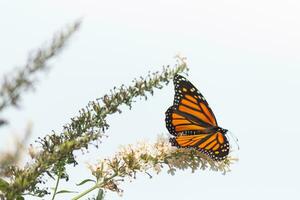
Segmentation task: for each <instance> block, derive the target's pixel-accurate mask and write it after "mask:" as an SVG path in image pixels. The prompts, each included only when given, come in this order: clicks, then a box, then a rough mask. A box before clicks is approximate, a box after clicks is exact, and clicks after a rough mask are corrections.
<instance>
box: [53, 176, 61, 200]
mask: <svg viewBox="0 0 300 200" xmlns="http://www.w3.org/2000/svg"><path fill="white" fill-rule="evenodd" d="M59 180H60V173H59V174H58V176H57V180H56V184H55V188H54V192H53V196H52V200H54V198H55V196H56V192H57V188H58V184H59Z"/></svg>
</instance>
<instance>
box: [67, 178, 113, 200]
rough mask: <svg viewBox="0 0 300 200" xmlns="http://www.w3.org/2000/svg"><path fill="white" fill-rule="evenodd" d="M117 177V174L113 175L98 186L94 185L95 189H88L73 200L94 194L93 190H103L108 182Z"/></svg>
mask: <svg viewBox="0 0 300 200" xmlns="http://www.w3.org/2000/svg"><path fill="white" fill-rule="evenodd" d="M117 175H118V174H117V173H116V174H114V175H112V176H111V177H109V178H107V179H105V180H104V181H103V182H101V183H97V184H96V185H94V186H93V187H91V188H89V189H87V190H86V191H84V192H82V193H80V194H79V195H77V196H76V197H74V198H73V199H72V200H77V199H80V198H81V197H83V196H84V195H86V194H88V193H90V192H92V191H93V190H95V189H97V188H101V187H102V186H104V185H105V184H106V183H107V181H110V180H111V179H113V178H115V177H116V176H117Z"/></svg>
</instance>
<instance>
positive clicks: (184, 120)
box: [165, 106, 212, 136]
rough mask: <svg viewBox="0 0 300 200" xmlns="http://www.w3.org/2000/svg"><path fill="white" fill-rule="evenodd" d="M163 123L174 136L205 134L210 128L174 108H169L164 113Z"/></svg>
mask: <svg viewBox="0 0 300 200" xmlns="http://www.w3.org/2000/svg"><path fill="white" fill-rule="evenodd" d="M165 121H166V127H167V129H168V131H169V132H170V134H172V135H174V136H177V135H179V134H184V135H194V134H201V133H207V132H209V130H211V127H212V126H211V125H209V124H207V123H205V122H203V121H201V120H199V119H197V118H195V117H193V115H190V114H188V113H183V112H181V111H179V110H178V109H177V108H176V107H175V106H171V107H170V108H169V109H168V110H167V111H166V119H165Z"/></svg>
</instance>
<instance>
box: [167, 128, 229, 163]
mask: <svg viewBox="0 0 300 200" xmlns="http://www.w3.org/2000/svg"><path fill="white" fill-rule="evenodd" d="M170 142H171V144H172V145H173V146H177V147H181V148H196V149H198V150H199V151H200V152H202V153H204V154H206V155H208V156H209V157H210V158H212V159H213V160H216V161H220V160H223V159H224V158H225V157H226V156H227V155H228V153H229V142H228V140H227V138H226V136H225V135H224V134H223V133H220V132H216V133H213V134H199V135H180V136H177V137H176V138H170Z"/></svg>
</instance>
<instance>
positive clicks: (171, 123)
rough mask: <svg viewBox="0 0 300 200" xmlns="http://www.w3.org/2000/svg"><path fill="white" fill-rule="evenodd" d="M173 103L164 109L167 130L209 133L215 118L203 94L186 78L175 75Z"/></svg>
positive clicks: (190, 133)
mask: <svg viewBox="0 0 300 200" xmlns="http://www.w3.org/2000/svg"><path fill="white" fill-rule="evenodd" d="M174 85H175V98H174V105H173V106H171V107H170V108H169V109H168V110H167V111H166V119H165V121H166V127H167V129H168V130H169V132H170V133H171V134H172V135H174V136H177V135H178V134H184V135H193V134H201V133H211V132H212V131H213V130H214V129H215V127H217V120H216V118H215V116H214V114H213V112H212V110H211V109H210V107H209V105H208V103H207V102H206V100H205V98H204V97H203V95H202V94H201V93H200V92H199V91H198V90H197V89H196V88H195V86H194V85H193V84H192V83H190V82H189V81H188V80H187V79H186V78H184V77H182V76H180V75H175V77H174Z"/></svg>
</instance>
